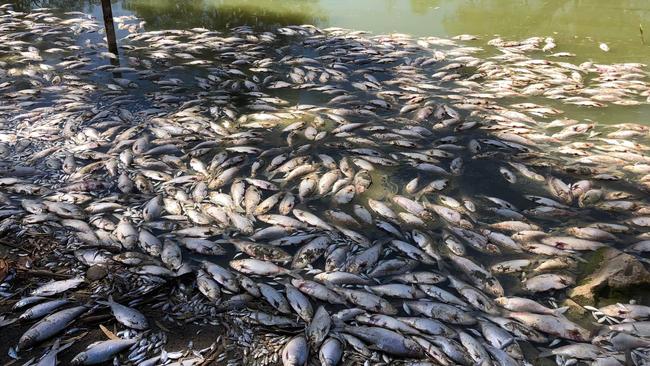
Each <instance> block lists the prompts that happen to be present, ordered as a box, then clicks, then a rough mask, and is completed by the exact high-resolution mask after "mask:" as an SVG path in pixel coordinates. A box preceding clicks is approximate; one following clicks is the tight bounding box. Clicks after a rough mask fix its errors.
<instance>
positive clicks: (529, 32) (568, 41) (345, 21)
mask: <svg viewBox="0 0 650 366" xmlns="http://www.w3.org/2000/svg"><path fill="white" fill-rule="evenodd" d="M2 2H3V1H2V0H0V3H2ZM11 2H12V3H14V4H16V9H17V10H20V11H25V10H29V8H37V7H52V8H55V9H57V10H55V11H79V10H81V11H85V12H89V13H92V14H93V15H94V16H96V17H98V18H101V7H100V6H99V1H98V0H13V1H11ZM113 13H114V15H115V16H123V15H135V16H136V17H138V18H140V19H142V20H144V21H145V22H146V23H145V30H159V29H189V28H193V27H203V28H207V29H211V30H220V31H223V30H226V29H229V28H232V27H236V26H240V25H248V26H253V27H255V28H257V29H259V30H269V29H273V28H274V27H277V26H286V25H292V24H314V25H316V26H319V27H323V28H324V27H343V28H348V29H355V30H364V31H370V32H373V33H376V34H381V33H389V32H399V33H406V34H412V35H414V36H441V37H449V36H455V35H459V34H474V35H477V36H479V37H481V38H482V39H483V41H485V40H489V39H491V38H494V37H496V36H500V37H503V38H505V39H510V40H515V39H524V38H528V37H532V36H542V37H549V36H550V37H553V38H555V40H556V43H557V48H556V49H555V50H553V51H551V52H567V53H573V54H575V55H576V57H572V58H568V59H566V60H567V61H570V62H572V63H581V62H585V61H594V62H599V63H616V62H642V63H643V62H647V60H650V45H648V44H644V43H643V42H642V38H641V33H640V31H639V29H640V27H643V28H645V29H650V1H647V0H621V1H615V2H613V1H610V0H592V1H588V2H585V1H579V0H569V1H564V0H562V1H559V0H558V1H554V0H527V1H512V0H355V1H348V2H345V1H341V0H286V1H278V0H185V1H174V0H118V1H115V2H114V3H113ZM126 34H127V33H126V32H124V31H120V30H118V38H121V37H124V36H126ZM600 42H605V43H607V44H608V45H609V47H610V49H611V51H610V52H603V51H602V50H601V49H600V48H599V43H600ZM539 56H542V55H541V54H540V55H539ZM648 112H650V108H648V107H647V106H641V107H635V108H627V109H624V110H623V111H621V113H612V112H611V111H608V112H607V113H605V112H603V111H600V110H594V109H588V108H577V107H576V108H571V109H570V110H567V113H572V114H573V115H574V116H575V118H578V119H592V120H595V121H598V122H601V123H617V122H635V123H647V122H646V118H645V116H646V115H647V114H648Z"/></svg>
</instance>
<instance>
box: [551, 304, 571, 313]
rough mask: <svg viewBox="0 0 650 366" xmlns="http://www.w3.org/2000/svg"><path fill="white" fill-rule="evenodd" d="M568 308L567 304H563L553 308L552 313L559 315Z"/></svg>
mask: <svg viewBox="0 0 650 366" xmlns="http://www.w3.org/2000/svg"><path fill="white" fill-rule="evenodd" d="M567 310H569V307H568V306H563V307H561V308H557V309H553V314H554V315H561V314H564V313H566V311H567Z"/></svg>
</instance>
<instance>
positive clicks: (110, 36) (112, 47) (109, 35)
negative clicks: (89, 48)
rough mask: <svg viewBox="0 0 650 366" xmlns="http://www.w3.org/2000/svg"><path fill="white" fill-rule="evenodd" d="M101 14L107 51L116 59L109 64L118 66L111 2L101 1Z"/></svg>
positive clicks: (107, 0)
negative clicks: (102, 15)
mask: <svg viewBox="0 0 650 366" xmlns="http://www.w3.org/2000/svg"><path fill="white" fill-rule="evenodd" d="M102 13H103V14H104V27H106V42H107V43H108V51H109V52H111V53H113V54H114V55H115V56H117V57H118V58H117V59H115V60H114V59H111V63H113V64H114V65H119V54H118V53H117V40H116V39H115V27H114V26H113V10H112V9H111V0H102Z"/></svg>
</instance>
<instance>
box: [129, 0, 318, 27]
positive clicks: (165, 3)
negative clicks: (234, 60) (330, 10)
mask: <svg viewBox="0 0 650 366" xmlns="http://www.w3.org/2000/svg"><path fill="white" fill-rule="evenodd" d="M121 5H122V7H123V8H124V9H126V10H128V11H131V12H133V13H134V14H135V15H136V16H138V17H139V18H142V19H143V20H145V21H146V22H147V27H148V28H150V29H172V28H179V27H180V28H181V29H182V28H192V27H204V28H208V29H214V30H223V29H229V28H232V27H236V26H242V25H248V26H252V27H255V28H258V29H271V28H274V27H278V26H285V25H293V24H316V23H321V22H324V21H325V20H326V15H325V14H323V13H322V12H320V11H319V10H320V9H319V6H318V1H317V0H309V1H283V2H278V1H272V0H265V1H218V2H217V1H204V0H188V1H180V2H179V1H174V0H146V1H141V0H136V1H134V0H125V1H124V2H123V3H121Z"/></svg>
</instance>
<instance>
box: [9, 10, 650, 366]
mask: <svg viewBox="0 0 650 366" xmlns="http://www.w3.org/2000/svg"><path fill="white" fill-rule="evenodd" d="M119 20H120V25H119V29H120V30H124V31H128V32H129V33H128V35H127V36H125V37H123V39H121V40H120V53H121V54H120V55H119V57H118V56H117V55H114V54H111V53H108V52H106V45H105V44H104V43H103V40H102V39H100V38H99V37H98V35H97V31H100V30H101V29H102V26H101V24H100V23H97V21H96V20H94V19H91V18H90V17H89V16H87V15H85V14H82V13H66V14H61V13H56V12H55V11H54V10H50V9H38V10H35V11H33V12H32V13H28V14H26V13H18V12H14V11H12V10H11V7H10V6H2V7H0V93H1V96H0V141H1V143H0V155H1V157H2V158H1V159H2V160H1V164H0V174H2V178H0V193H1V195H0V201H1V202H2V207H1V209H0V218H1V219H2V221H1V222H0V227H1V228H2V231H3V232H5V233H8V232H12V233H14V234H15V235H19V236H29V235H43V234H47V235H52V236H53V237H55V238H57V243H54V244H53V247H52V248H48V249H47V250H44V251H43V253H42V255H43V258H41V259H39V260H37V261H35V262H34V263H33V265H34V266H36V267H39V268H47V269H48V270H51V271H53V272H57V273H67V274H71V275H72V276H73V278H71V279H65V280H60V281H55V282H49V283H43V282H40V283H28V284H19V283H17V282H16V283H14V282H13V281H12V280H11V278H10V279H8V280H6V281H5V283H3V284H2V293H3V295H4V296H7V297H10V298H11V297H15V298H21V299H20V300H19V301H18V302H16V303H15V305H14V309H13V310H11V311H8V312H6V313H5V314H3V315H2V321H1V322H0V324H2V325H3V326H4V327H6V328H9V327H14V326H16V325H18V324H29V326H30V327H29V329H28V330H26V331H25V332H24V334H23V335H22V337H20V339H19V340H18V342H17V344H14V345H4V347H5V349H4V350H3V351H4V352H9V353H10V354H11V355H12V357H24V356H22V355H24V354H25V352H29V350H30V349H31V348H36V349H41V350H43V356H42V358H40V359H39V358H38V357H36V358H34V359H32V360H31V361H30V363H32V364H35V363H38V364H39V365H54V364H56V356H57V353H61V352H65V351H63V350H64V349H65V348H67V347H69V346H70V345H71V344H72V343H74V342H76V341H79V339H82V338H83V337H82V336H83V333H82V332H83V329H84V327H85V326H84V324H85V323H84V322H82V321H81V320H80V319H85V318H86V317H88V315H89V314H108V313H109V311H110V314H112V316H113V318H111V319H114V321H115V322H116V323H114V324H117V326H118V329H120V331H119V332H118V333H116V337H115V339H111V340H108V341H101V342H98V343H94V344H92V345H90V346H89V348H88V349H87V350H85V351H83V352H81V353H79V354H77V355H76V356H75V357H74V359H73V361H71V362H72V364H95V363H101V362H106V361H110V360H112V359H115V362H118V363H119V364H138V365H155V364H172V363H175V364H183V365H185V364H198V363H200V362H203V361H204V360H205V358H204V356H205V355H206V354H207V353H209V352H210V351H211V350H212V349H213V348H214V346H213V347H211V348H210V349H204V350H201V351H193V352H171V351H169V350H166V349H165V344H166V342H167V335H166V332H164V329H163V330H158V327H155V329H156V331H154V330H153V329H152V328H154V327H153V320H154V319H152V318H153V317H154V314H155V313H156V312H160V316H157V315H156V317H157V318H156V322H158V320H160V321H161V322H163V323H165V322H168V323H171V322H178V323H179V324H182V323H183V321H185V322H194V323H197V324H213V325H215V326H219V324H222V323H225V322H228V323H229V324H230V325H229V332H228V334H227V335H226V334H225V333H224V335H225V336H227V337H230V338H231V340H232V341H233V344H234V345H235V346H236V347H239V348H240V356H241V358H240V359H230V361H229V362H230V364H232V365H237V364H251V365H259V364H280V363H281V364H283V365H305V364H307V363H313V364H322V365H338V364H364V363H365V364H409V365H438V364H441V365H458V364H460V365H475V364H479V365H484V366H486V365H524V364H538V363H539V362H540V360H542V359H546V360H547V361H551V362H557V363H558V364H561V365H570V364H575V363H580V364H591V365H624V364H635V365H642V364H648V357H649V355H650V321H649V320H648V317H650V306H648V304H645V305H644V304H633V303H629V304H628V303H619V304H615V305H609V306H606V307H602V308H600V309H596V308H587V309H588V310H590V311H593V312H594V313H593V314H594V316H595V318H596V319H587V318H582V319H577V318H572V319H569V318H568V317H567V316H565V315H563V314H564V312H565V310H566V308H564V307H560V308H558V304H561V303H562V302H563V300H565V299H566V297H567V291H568V290H570V289H571V288H572V287H573V286H574V285H575V283H576V280H577V278H576V277H577V275H578V272H579V270H578V268H579V267H580V263H581V262H583V261H584V260H585V259H583V257H585V256H586V255H587V256H588V254H589V253H590V252H592V251H595V250H598V249H600V248H615V249H618V250H622V251H626V252H628V253H630V254H632V255H634V256H635V258H637V259H638V260H639V261H640V262H644V261H645V260H646V258H645V257H644V256H646V255H647V253H648V251H650V234H649V233H648V232H649V228H650V205H649V204H648V200H647V197H648V194H647V189H648V188H650V157H649V156H648V155H645V154H646V151H647V150H648V149H649V148H650V145H648V141H649V140H650V139H649V136H648V133H649V128H648V127H647V126H645V125H640V124H627V123H626V124H619V125H609V126H605V125H599V124H597V123H595V122H591V121H586V122H585V121H578V120H573V119H570V118H568V117H566V116H562V115H563V112H562V110H561V109H560V108H561V106H562V105H563V104H572V105H579V106H584V107H585V108H587V107H600V108H607V107H608V106H609V105H611V104H617V105H623V106H625V105H636V104H645V103H648V98H649V97H650V84H648V72H647V71H646V69H645V65H640V64H615V65H599V64H596V63H584V64H580V65H574V64H571V63H570V62H565V61H560V59H559V57H562V56H570V55H569V54H567V53H562V52H559V53H556V54H550V50H551V49H552V48H554V47H555V43H554V41H553V40H552V39H550V38H547V39H544V38H531V39H528V40H524V41H520V42H514V41H505V40H501V39H495V40H492V41H489V42H487V44H485V42H482V41H480V40H475V39H473V38H474V37H471V36H459V37H456V39H440V38H433V37H427V38H417V39H416V38H413V37H410V36H408V35H401V34H393V35H385V36H371V35H367V34H364V33H362V32H356V31H349V30H344V29H318V28H315V27H312V26H295V27H286V28H279V29H277V30H276V31H273V32H258V31H255V30H253V29H250V28H247V27H239V28H235V29H233V30H232V31H231V32H228V33H227V34H224V33H220V32H215V31H210V30H207V29H189V30H166V31H145V30H144V28H143V27H144V23H142V22H140V21H139V20H138V19H135V18H133V17H125V18H120V19H119ZM478 45H482V46H481V47H479V46H478ZM479 55H480V56H479ZM109 60H112V61H113V64H111V63H109ZM116 60H119V62H120V64H119V65H118V64H116V63H115V61H116ZM562 60H566V59H562ZM529 96H535V100H536V101H537V102H538V103H546V104H536V103H530V102H520V103H516V104H508V103H507V102H505V100H506V99H505V98H520V97H529ZM640 122H642V121H640ZM89 267H90V268H92V269H94V270H96V269H98V268H99V269H104V270H105V276H103V277H102V276H100V277H98V278H95V276H92V278H91V277H90V276H87V272H86V270H87V269H88V268H89ZM88 273H89V272H88ZM34 282H37V281H34ZM81 290H83V291H81ZM84 294H85V295H84ZM576 306H577V305H576ZM578 308H580V306H578ZM145 309H146V311H145ZM580 309H581V310H584V309H582V308H580ZM143 314H146V316H145V315H143ZM588 316H590V314H589V313H588ZM595 320H597V321H595ZM237 329H239V330H237ZM210 336H212V337H215V338H216V336H215V335H214V332H212V333H211V334H208V333H203V334H198V335H197V336H196V337H197V338H200V337H210ZM224 359H225V355H224V356H221V357H220V360H224Z"/></svg>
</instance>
